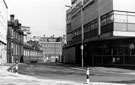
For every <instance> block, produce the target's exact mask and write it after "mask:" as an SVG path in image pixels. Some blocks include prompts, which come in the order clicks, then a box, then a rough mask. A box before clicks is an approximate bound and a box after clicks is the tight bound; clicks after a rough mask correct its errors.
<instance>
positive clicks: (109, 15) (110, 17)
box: [106, 12, 114, 24]
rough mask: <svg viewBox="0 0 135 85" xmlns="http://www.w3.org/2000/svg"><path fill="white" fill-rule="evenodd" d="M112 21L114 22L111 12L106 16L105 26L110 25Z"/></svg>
mask: <svg viewBox="0 0 135 85" xmlns="http://www.w3.org/2000/svg"><path fill="white" fill-rule="evenodd" d="M113 20H114V16H113V12H111V13H109V14H108V15H107V20H106V21H107V24H109V23H112V22H113Z"/></svg>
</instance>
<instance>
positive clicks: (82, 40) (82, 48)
mask: <svg viewBox="0 0 135 85" xmlns="http://www.w3.org/2000/svg"><path fill="white" fill-rule="evenodd" d="M83 5H84V3H83V0H81V33H82V36H81V60H82V63H81V66H82V67H84V55H83V54H84V45H83V43H84V27H83ZM65 6H66V7H69V8H72V7H71V6H68V5H65ZM77 8H78V7H77Z"/></svg>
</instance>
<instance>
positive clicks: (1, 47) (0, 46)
mask: <svg viewBox="0 0 135 85" xmlns="http://www.w3.org/2000/svg"><path fill="white" fill-rule="evenodd" d="M7 16H8V7H7V4H6V2H5V0H0V64H1V63H7V57H6V51H7V50H6V46H7V39H6V36H7V18H8V17H7Z"/></svg>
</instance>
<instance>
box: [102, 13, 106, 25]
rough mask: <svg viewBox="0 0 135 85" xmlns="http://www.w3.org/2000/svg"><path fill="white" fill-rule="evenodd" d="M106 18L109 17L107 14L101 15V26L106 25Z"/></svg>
mask: <svg viewBox="0 0 135 85" xmlns="http://www.w3.org/2000/svg"><path fill="white" fill-rule="evenodd" d="M106 18H107V17H106V15H104V16H102V17H101V26H104V25H106V20H107V19H106Z"/></svg>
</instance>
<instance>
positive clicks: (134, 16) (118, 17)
mask: <svg viewBox="0 0 135 85" xmlns="http://www.w3.org/2000/svg"><path fill="white" fill-rule="evenodd" d="M112 22H118V23H133V24H134V23H135V13H131V12H121V11H112V12H110V13H107V14H105V15H103V16H101V26H104V25H107V24H109V23H112Z"/></svg>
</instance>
